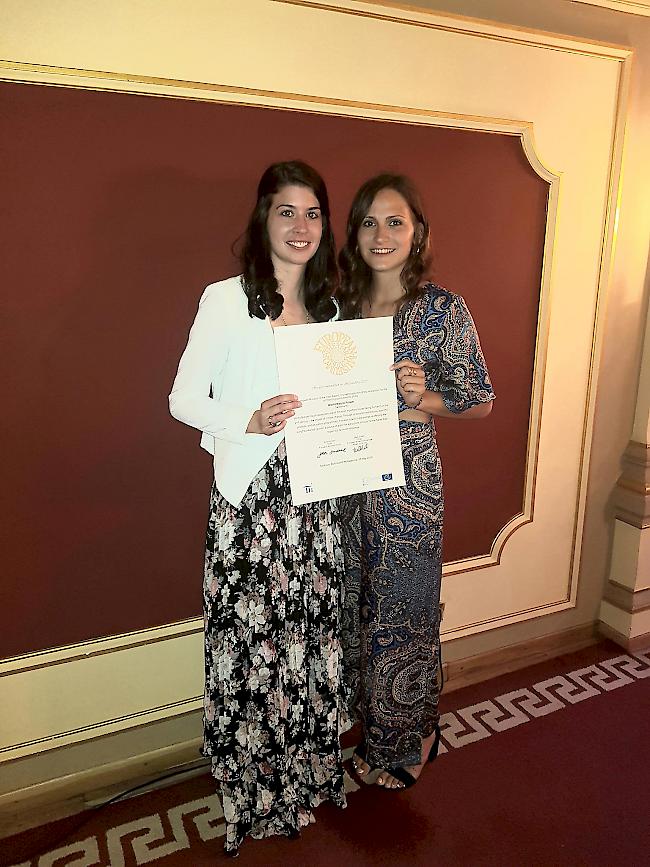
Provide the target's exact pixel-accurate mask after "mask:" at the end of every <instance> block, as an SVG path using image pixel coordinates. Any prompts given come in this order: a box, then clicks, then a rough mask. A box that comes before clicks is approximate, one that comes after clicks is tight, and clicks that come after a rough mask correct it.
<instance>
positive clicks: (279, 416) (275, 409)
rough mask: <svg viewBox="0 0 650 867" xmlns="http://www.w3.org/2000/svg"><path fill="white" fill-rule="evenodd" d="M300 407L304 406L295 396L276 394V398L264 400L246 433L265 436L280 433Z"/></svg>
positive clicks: (252, 417)
mask: <svg viewBox="0 0 650 867" xmlns="http://www.w3.org/2000/svg"><path fill="white" fill-rule="evenodd" d="M299 406H302V403H301V402H300V401H299V400H298V397H297V395H295V394H276V395H275V397H269V398H268V399H267V400H263V401H262V403H261V404H260V408H259V409H256V410H255V412H254V413H253V415H252V416H251V420H250V421H249V422H248V427H247V428H246V433H253V434H264V435H265V436H271V434H275V433H278V432H279V431H281V430H282V428H283V427H284V426H285V425H286V423H287V421H288V420H289V419H290V418H291V416H292V415H295V412H294V410H296V409H297V408H298V407H299Z"/></svg>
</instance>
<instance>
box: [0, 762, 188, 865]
mask: <svg viewBox="0 0 650 867" xmlns="http://www.w3.org/2000/svg"><path fill="white" fill-rule="evenodd" d="M192 770H194V769H193V768H189V769H188V768H185V769H183V770H178V771H171V772H170V773H167V774H163V775H162V776H160V777H155V778H154V779H153V780H148V781H147V782H146V783H140V784H139V785H137V786H131V788H130V789H125V790H124V791H123V792H118V793H117V795H113V797H112V798H109V799H108V801H103V802H102V803H101V804H95V805H94V806H93V807H88V809H87V810H86V811H85V812H84V816H83V818H82V819H81V820H80V821H79V822H77V824H76V825H74V826H73V827H72V828H68V829H67V830H66V831H65V832H64V833H62V834H61V835H60V836H59V837H55V839H54V840H53V841H51V840H50V841H48V842H47V843H46V844H45V848H42V845H40V846H39V847H38V849H34V850H33V851H31V852H29V851H27V852H24V853H22V854H21V855H19V856H17V857H18V859H19V861H21V862H22V861H31V860H32V858H39V857H40V856H41V855H45V853H46V852H49V851H51V850H52V849H55V848H56V847H58V846H60V845H61V844H62V843H65V842H66V841H67V840H69V839H70V837H72V835H73V834H76V833H77V831H78V830H79V829H80V828H83V827H84V825H87V824H88V822H89V821H90V820H91V819H93V818H94V817H95V816H96V815H97V813H99V812H100V811H101V810H104V809H105V808H106V807H110V806H111V804H116V803H117V802H118V801H121V800H122V799H123V798H126V796H127V795H132V794H133V793H134V792H138V791H140V789H146V788H148V787H149V786H153V785H155V784H156V783H162V782H163V781H164V780H170V779H172V778H173V777H179V776H181V775H182V774H188V773H190V772H191V771H192ZM55 821H65V819H59V820H55ZM48 824H49V823H48ZM29 830H32V831H35V830H37V829H35V828H31V829H29V828H28V829H26V831H25V832H24V833H26V832H27V831H29ZM12 836H17V835H12ZM2 843H3V841H2V840H0V846H2ZM7 858H8V860H6V861H5V856H4V855H2V856H0V867H12V865H13V864H15V863H16V860H15V859H16V856H14V855H11V854H10V853H9V854H8V856H7Z"/></svg>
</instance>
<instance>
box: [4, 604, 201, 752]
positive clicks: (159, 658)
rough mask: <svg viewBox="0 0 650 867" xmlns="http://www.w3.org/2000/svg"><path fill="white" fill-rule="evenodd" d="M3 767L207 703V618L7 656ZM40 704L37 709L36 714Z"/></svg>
mask: <svg viewBox="0 0 650 867" xmlns="http://www.w3.org/2000/svg"><path fill="white" fill-rule="evenodd" d="M0 671H1V673H2V677H1V678H0V707H3V708H11V709H12V710H11V714H2V715H0V764H2V763H3V762H8V761H13V760H15V759H20V758H22V757H24V756H29V755H32V754H34V753H39V752H46V751H50V750H55V749H59V748H61V747H65V746H68V745H70V744H75V743H80V742H82V741H87V740H92V739H94V738H98V737H103V736H105V735H110V734H114V733H116V732H120V731H124V730H125V729H132V728H136V727H139V726H142V725H146V724H148V723H152V722H156V721H159V720H165V719H170V718H172V717H178V716H183V715H185V714H189V713H193V712H196V711H198V710H200V709H201V708H202V706H203V621H202V619H200V618H193V619H191V620H186V621H183V622H181V623H177V624H169V625H167V626H162V627H156V628H153V629H149V630H141V631H138V632H132V633H127V634H124V635H120V636H111V637H109V638H103V639H96V640H93V641H88V642H83V643H80V644H74V645H69V646H67V647H63V648H54V649H52V650H45V651H41V652H38V653H33V654H26V655H24V656H20V657H14V658H13V659H10V660H3V661H2V663H1V665H0ZM35 709H38V712H37V713H35Z"/></svg>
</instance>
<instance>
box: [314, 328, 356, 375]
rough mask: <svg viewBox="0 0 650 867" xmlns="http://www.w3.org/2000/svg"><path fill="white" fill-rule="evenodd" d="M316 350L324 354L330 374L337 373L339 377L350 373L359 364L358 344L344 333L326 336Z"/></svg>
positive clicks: (337, 332) (324, 361)
mask: <svg viewBox="0 0 650 867" xmlns="http://www.w3.org/2000/svg"><path fill="white" fill-rule="evenodd" d="M314 349H316V350H317V351H318V352H322V353H323V364H324V365H325V367H326V368H327V369H328V370H329V372H330V373H335V374H336V375H337V376H340V375H341V374H342V373H349V372H350V371H351V370H352V368H353V367H354V366H355V364H356V363H357V347H356V344H355V342H354V340H353V339H352V338H351V337H349V336H348V335H347V334H344V333H343V332H342V331H335V332H334V333H333V334H324V335H323V336H322V337H321V338H320V340H319V341H318V343H317V344H316V346H315V347H314Z"/></svg>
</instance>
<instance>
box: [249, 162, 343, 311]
mask: <svg viewBox="0 0 650 867" xmlns="http://www.w3.org/2000/svg"><path fill="white" fill-rule="evenodd" d="M287 186H298V187H307V188H308V189H310V190H311V191H312V192H313V194H314V195H315V196H316V198H317V199H318V204H319V205H320V211H321V218H322V223H323V233H322V235H321V240H320V244H319V245H318V250H317V251H316V252H315V253H314V255H313V256H312V257H311V259H310V260H309V261H308V262H307V265H306V266H305V273H304V276H303V300H304V302H305V307H306V308H307V310H308V312H309V313H310V314H311V316H312V318H313V319H314V320H315V321H316V322H324V321H326V320H328V319H331V318H332V317H333V316H334V314H335V312H336V305H335V303H334V301H333V300H332V298H333V296H334V295H336V294H337V289H338V282H339V274H338V268H337V266H336V246H335V244H334V235H333V233H332V225H331V220H330V206H329V199H328V196H327V188H326V186H325V182H324V181H323V179H322V178H321V176H320V175H319V174H318V172H317V171H316V170H315V169H313V168H312V167H311V166H309V165H307V163H303V162H301V161H300V160H288V161H286V162H281V163H273V165H270V166H269V167H268V168H267V169H266V171H265V172H264V174H263V175H262V177H261V178H260V182H259V184H258V187H257V201H256V203H255V207H254V208H253V213H252V214H251V216H250V219H249V221H248V226H247V227H246V231H245V232H244V236H243V239H242V240H243V242H242V248H241V253H240V256H239V259H240V261H241V265H242V283H243V286H244V292H245V293H246V297H247V298H248V313H249V315H250V316H251V317H253V316H257V318H258V319H264V318H265V317H266V316H269V317H270V318H271V319H277V318H278V316H280V314H281V313H282V306H283V304H284V299H283V298H282V295H281V294H280V293H279V292H278V281H277V280H276V277H275V271H274V268H273V262H272V260H271V247H270V243H269V233H268V229H267V227H266V222H267V218H268V216H269V210H270V208H271V202H272V200H273V196H274V195H275V193H277V192H278V191H279V190H281V189H282V187H287Z"/></svg>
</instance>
